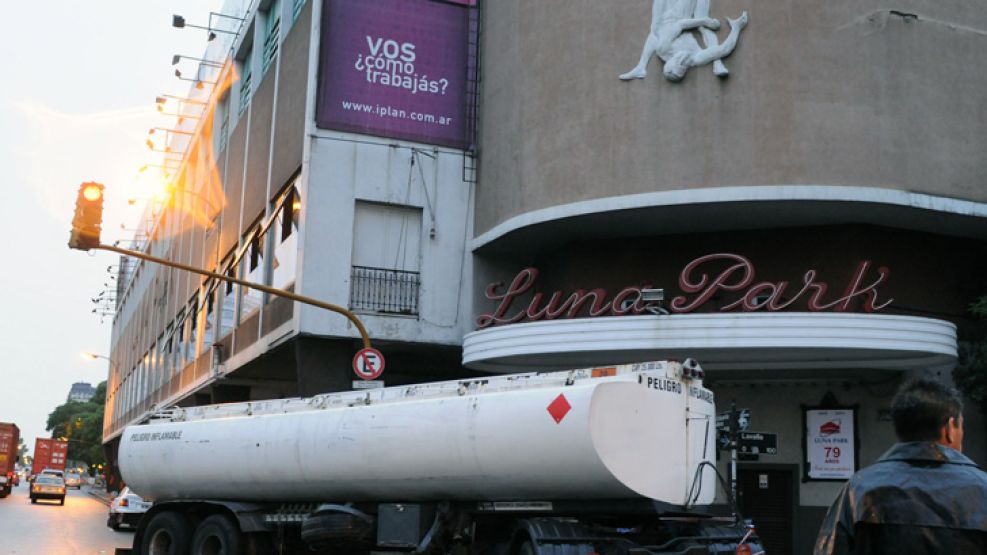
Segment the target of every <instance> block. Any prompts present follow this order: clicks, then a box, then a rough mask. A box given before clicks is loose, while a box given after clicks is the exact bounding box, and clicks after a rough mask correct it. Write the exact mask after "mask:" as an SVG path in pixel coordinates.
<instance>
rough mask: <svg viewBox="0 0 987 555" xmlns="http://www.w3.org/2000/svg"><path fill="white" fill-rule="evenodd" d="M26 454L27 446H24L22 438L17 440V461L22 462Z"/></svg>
mask: <svg viewBox="0 0 987 555" xmlns="http://www.w3.org/2000/svg"><path fill="white" fill-rule="evenodd" d="M26 454H27V445H24V438H20V439H18V440H17V461H18V462H22V463H23V462H24V455H26Z"/></svg>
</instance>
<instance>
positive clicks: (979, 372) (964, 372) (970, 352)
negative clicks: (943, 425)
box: [953, 295, 987, 414]
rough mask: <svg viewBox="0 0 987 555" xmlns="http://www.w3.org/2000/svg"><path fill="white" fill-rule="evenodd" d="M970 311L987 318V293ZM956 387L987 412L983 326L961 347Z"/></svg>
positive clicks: (986, 339)
mask: <svg viewBox="0 0 987 555" xmlns="http://www.w3.org/2000/svg"><path fill="white" fill-rule="evenodd" d="M970 312H972V313H973V314H974V315H976V316H977V317H978V318H980V319H981V320H982V321H983V320H984V319H987V295H985V296H983V297H980V298H979V299H977V301H976V302H974V303H973V304H972V305H970ZM953 380H954V381H955V382H956V387H958V388H959V390H960V391H962V392H963V394H964V395H965V396H966V397H967V398H968V399H970V400H971V401H973V402H974V404H976V406H977V408H979V409H980V412H981V413H982V414H987V334H985V333H984V330H983V326H981V329H980V330H979V332H978V333H977V336H976V337H974V338H973V340H972V341H970V342H969V343H968V344H965V345H962V346H961V348H960V360H959V363H958V364H957V365H956V370H954V371H953Z"/></svg>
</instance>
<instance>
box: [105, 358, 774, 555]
mask: <svg viewBox="0 0 987 555" xmlns="http://www.w3.org/2000/svg"><path fill="white" fill-rule="evenodd" d="M702 377H703V374H702V370H701V369H700V368H699V366H698V364H695V363H694V362H692V361H686V362H685V363H678V362H647V363H639V364H628V365H620V366H612V367H605V368H589V369H582V370H572V371H564V372H552V373H528V374H515V375H507V376H498V377H489V378H480V379H468V380H457V381H448V382H438V383H429V384H419V385H409V386H401V387H390V388H382V389H376V390H369V391H350V392H342V393H331V394H324V395H317V396H315V397H311V398H306V399H279V400H268V401H254V402H246V403H233V404H222V405H208V406H200V407H192V408H173V409H168V410H164V411H160V412H159V413H157V414H156V415H155V416H154V417H153V418H152V419H151V420H150V421H149V422H147V423H146V424H141V425H135V426H130V427H128V428H127V429H126V430H125V431H124V433H123V436H122V439H121V442H120V449H119V465H120V471H121V474H122V476H123V478H124V480H125V481H126V482H127V484H128V485H129V486H130V487H131V489H133V490H134V491H136V492H137V493H139V494H141V495H142V496H144V497H145V498H148V499H152V500H154V504H153V506H152V508H151V509H150V510H149V511H148V512H147V513H146V515H145V516H144V517H143V518H142V519H141V522H140V524H139V526H138V529H137V532H136V534H135V536H134V543H133V550H132V552H135V553H138V554H140V555H182V554H186V553H192V554H194V555H205V554H210V555H215V554H226V555H233V554H239V553H247V554H266V553H272V554H273V553H277V554H283V553H296V552H297V553H312V552H325V553H329V552H332V553H341V552H342V553H375V554H387V553H394V554H395V555H398V554H400V553H405V554H415V555H417V554H422V553H457V554H462V555H466V554H468V553H491V554H502V555H509V554H510V555H514V554H517V555H542V554H545V555H549V554H550V555H589V554H615V555H632V554H639V555H645V554H648V553H689V554H694V553H750V552H751V551H752V550H753V551H754V552H755V553H756V552H758V551H759V548H758V545H757V544H756V543H752V542H751V541H750V540H751V539H752V538H751V537H750V530H748V529H746V528H745V527H744V526H741V525H738V524H737V523H736V522H735V521H734V520H733V519H730V518H720V519H717V518H715V517H710V516H708V515H702V514H698V513H696V512H695V511H693V510H692V508H693V507H694V506H697V505H709V504H710V503H712V501H713V498H714V490H715V486H716V479H717V474H716V469H715V466H714V465H713V459H714V457H715V448H716V443H715V414H716V413H715V408H714V404H713V394H712V392H711V391H709V390H708V389H705V388H704V387H703V384H702ZM127 551H129V550H118V553H122V552H127Z"/></svg>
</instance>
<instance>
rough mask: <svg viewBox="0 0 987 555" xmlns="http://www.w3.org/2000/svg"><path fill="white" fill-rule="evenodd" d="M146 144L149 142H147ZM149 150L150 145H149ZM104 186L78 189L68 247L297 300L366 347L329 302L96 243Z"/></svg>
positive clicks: (363, 335) (356, 320)
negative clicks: (335, 320) (339, 321)
mask: <svg viewBox="0 0 987 555" xmlns="http://www.w3.org/2000/svg"><path fill="white" fill-rule="evenodd" d="M148 143H150V141H148ZM149 146H151V147H152V148H153V147H154V145H153V144H150V145H149ZM104 189H105V187H104V186H103V184H102V183H96V182H86V183H83V184H82V185H80V186H79V193H78V198H77V199H76V201H75V216H74V217H73V219H72V229H71V231H70V232H69V248H70V249H77V250H93V249H95V250H104V251H110V252H115V253H117V254H122V255H124V256H132V257H134V258H139V259H141V260H146V261H148V262H154V263H155V264H161V265H163V266H168V267H169V268H177V269H179V270H185V271H186V272H192V273H193V274H199V275H203V276H208V277H211V278H213V279H217V280H220V281H225V282H229V283H236V284H238V285H243V286H245V287H252V288H254V289H256V290H258V291H263V292H264V293H267V294H269V295H274V296H277V297H285V298H287V299H291V300H293V301H298V302H300V303H305V304H308V305H312V306H316V307H319V308H323V309H325V310H328V311H331V312H336V313H338V314H342V315H343V316H345V317H346V318H347V319H348V320H349V321H350V322H352V323H353V325H355V326H356V329H357V330H358V331H359V332H360V337H361V338H362V339H363V348H364V349H369V348H370V336H369V335H368V334H367V328H365V327H363V322H361V321H360V319H359V318H357V316H356V314H353V313H352V312H350V311H349V310H347V309H345V308H343V307H341V306H338V305H334V304H330V303H326V302H322V301H320V300H318V299H313V298H311V297H305V296H302V295H297V294H295V293H292V292H290V291H286V290H284V289H277V288H275V287H269V286H267V285H261V284H259V283H253V282H250V281H247V280H245V279H239V278H235V277H232V276H229V275H226V274H220V273H217V272H210V271H208V270H203V269H202V268H196V267H195V266H189V265H188V264H181V263H179V262H172V261H171V260H166V259H164V258H158V257H156V256H151V255H149V254H145V253H143V252H138V251H133V250H129V249H124V248H120V247H117V246H111V245H104V244H102V243H101V242H100V232H101V231H102V224H103V190H104ZM272 223H273V217H272V218H270V219H269V220H268V222H267V224H265V230H266V229H267V227H269V226H270V225H271V224H272Z"/></svg>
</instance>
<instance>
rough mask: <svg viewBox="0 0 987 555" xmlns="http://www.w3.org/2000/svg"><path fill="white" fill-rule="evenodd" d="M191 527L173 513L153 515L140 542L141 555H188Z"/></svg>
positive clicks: (182, 518) (185, 520) (186, 520)
mask: <svg viewBox="0 0 987 555" xmlns="http://www.w3.org/2000/svg"><path fill="white" fill-rule="evenodd" d="M191 536H192V526H191V525H190V524H189V523H188V519H186V518H185V517H184V516H182V515H180V514H178V513H176V512H174V511H164V512H161V513H158V514H156V515H154V518H152V519H151V522H149V523H148V525H147V529H145V530H144V537H143V539H142V540H141V551H140V552H141V553H142V554H143V555H188V552H189V551H188V548H189V538H191Z"/></svg>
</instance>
